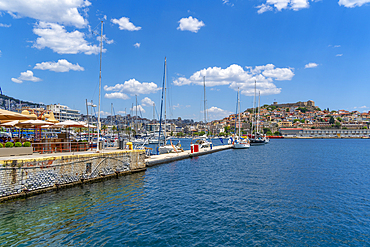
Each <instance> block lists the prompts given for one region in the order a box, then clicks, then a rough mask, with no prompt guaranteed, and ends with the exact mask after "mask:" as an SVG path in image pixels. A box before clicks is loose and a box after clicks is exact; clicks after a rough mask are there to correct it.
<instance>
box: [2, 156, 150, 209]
mask: <svg viewBox="0 0 370 247" xmlns="http://www.w3.org/2000/svg"><path fill="white" fill-rule="evenodd" d="M144 161H145V152H144V151H143V150H125V151H123V150H117V151H114V150H112V151H106V150H104V151H103V152H101V153H94V152H80V153H74V154H72V153H69V154H53V155H30V156H14V157H2V158H1V159H0V202H1V201H5V200H10V199H15V198H19V197H28V196H31V195H35V194H40V193H44V192H47V191H50V190H58V189H61V188H66V187H71V186H75V185H78V184H83V183H91V182H96V181H100V180H104V179H108V178H111V177H114V176H121V175H127V174H130V173H133V172H140V171H144V170H145V169H146V168H145V167H146V166H145V162H144Z"/></svg>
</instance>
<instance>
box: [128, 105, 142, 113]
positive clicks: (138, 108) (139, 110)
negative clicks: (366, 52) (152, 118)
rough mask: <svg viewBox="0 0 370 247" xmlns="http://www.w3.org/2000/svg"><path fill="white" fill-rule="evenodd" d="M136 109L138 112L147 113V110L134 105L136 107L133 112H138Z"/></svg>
mask: <svg viewBox="0 0 370 247" xmlns="http://www.w3.org/2000/svg"><path fill="white" fill-rule="evenodd" d="M136 109H137V111H138V112H142V113H145V110H144V108H143V107H142V106H141V105H138V106H137V107H136V105H134V107H132V108H131V111H132V112H136Z"/></svg>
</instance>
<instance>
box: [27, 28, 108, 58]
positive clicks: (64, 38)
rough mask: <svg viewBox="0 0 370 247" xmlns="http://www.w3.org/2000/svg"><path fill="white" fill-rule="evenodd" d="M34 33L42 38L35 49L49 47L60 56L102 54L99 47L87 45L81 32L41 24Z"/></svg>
mask: <svg viewBox="0 0 370 247" xmlns="http://www.w3.org/2000/svg"><path fill="white" fill-rule="evenodd" d="M33 32H34V33H35V34H37V35H38V36H40V37H39V38H37V40H36V42H35V43H34V44H33V47H35V48H37V49H40V50H41V49H44V48H45V47H49V48H50V49H52V50H53V51H54V52H56V53H58V54H77V53H85V54H87V55H91V54H98V53H99V52H100V48H99V47H98V46H97V45H89V44H88V43H87V41H86V40H85V39H84V37H85V34H83V33H81V32H79V31H74V32H71V33H69V32H67V31H66V30H65V28H64V27H63V26H60V25H58V24H55V23H46V22H40V23H39V24H38V25H36V26H35V27H34V29H33ZM103 52H105V50H103Z"/></svg>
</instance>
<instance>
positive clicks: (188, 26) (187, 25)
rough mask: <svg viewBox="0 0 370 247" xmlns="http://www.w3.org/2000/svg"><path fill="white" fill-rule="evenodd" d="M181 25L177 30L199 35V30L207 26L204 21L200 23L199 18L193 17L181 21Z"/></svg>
mask: <svg viewBox="0 0 370 247" xmlns="http://www.w3.org/2000/svg"><path fill="white" fill-rule="evenodd" d="M179 23H180V25H179V26H178V28H177V29H180V30H181V31H190V32H193V33H197V32H198V31H199V29H200V28H201V27H203V26H205V24H204V23H203V21H199V20H198V19H197V18H193V17H192V16H189V17H188V18H182V19H181V20H179Z"/></svg>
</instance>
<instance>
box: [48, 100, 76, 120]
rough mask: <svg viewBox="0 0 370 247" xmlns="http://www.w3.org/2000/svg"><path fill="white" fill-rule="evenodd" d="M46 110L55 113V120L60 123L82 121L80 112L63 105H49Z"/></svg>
mask: <svg viewBox="0 0 370 247" xmlns="http://www.w3.org/2000/svg"><path fill="white" fill-rule="evenodd" d="M46 110H49V111H52V112H53V113H54V117H55V119H57V120H58V121H60V122H63V121H66V120H74V121H78V120H79V119H80V116H81V114H80V111H78V110H73V109H70V108H69V107H68V106H64V105H61V104H57V105H56V104H54V105H47V106H46Z"/></svg>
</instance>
